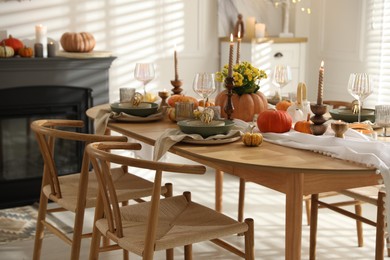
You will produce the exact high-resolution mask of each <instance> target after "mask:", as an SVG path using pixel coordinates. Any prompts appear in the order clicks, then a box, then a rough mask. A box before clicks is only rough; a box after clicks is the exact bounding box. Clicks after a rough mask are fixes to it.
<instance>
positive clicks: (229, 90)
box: [224, 77, 234, 120]
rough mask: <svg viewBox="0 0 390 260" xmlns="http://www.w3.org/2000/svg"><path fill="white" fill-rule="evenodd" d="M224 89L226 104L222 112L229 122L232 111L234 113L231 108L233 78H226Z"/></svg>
mask: <svg viewBox="0 0 390 260" xmlns="http://www.w3.org/2000/svg"><path fill="white" fill-rule="evenodd" d="M225 87H226V89H227V93H226V95H227V102H226V105H225V107H224V111H225V113H226V115H227V119H229V120H232V119H233V118H232V114H233V111H234V106H233V102H232V96H233V87H234V79H233V77H227V78H226V79H225Z"/></svg>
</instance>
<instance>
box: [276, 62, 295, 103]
mask: <svg viewBox="0 0 390 260" xmlns="http://www.w3.org/2000/svg"><path fill="white" fill-rule="evenodd" d="M291 80H292V73H291V68H290V66H288V65H276V66H275V69H274V74H273V81H274V83H275V84H277V86H278V88H277V90H276V94H275V98H276V99H277V100H279V101H280V100H282V88H283V87H285V86H286V85H287V84H288V83H290V82H291Z"/></svg>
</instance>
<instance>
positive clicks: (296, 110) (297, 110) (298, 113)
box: [287, 83, 307, 125]
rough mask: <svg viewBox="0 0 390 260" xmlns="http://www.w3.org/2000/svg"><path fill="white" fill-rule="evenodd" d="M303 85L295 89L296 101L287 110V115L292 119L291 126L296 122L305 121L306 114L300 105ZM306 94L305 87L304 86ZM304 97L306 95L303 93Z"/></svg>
mask: <svg viewBox="0 0 390 260" xmlns="http://www.w3.org/2000/svg"><path fill="white" fill-rule="evenodd" d="M303 85H305V83H299V84H298V87H297V101H296V102H295V103H294V104H292V105H291V106H289V107H288V108H287V113H288V114H289V115H290V116H291V118H292V123H293V125H294V124H295V123H296V122H298V121H303V120H305V119H306V116H307V113H306V109H304V107H303V104H302V94H303V93H302V86H303ZM304 89H305V92H306V85H305V86H304ZM305 96H306V93H305ZM304 110H305V111H304Z"/></svg>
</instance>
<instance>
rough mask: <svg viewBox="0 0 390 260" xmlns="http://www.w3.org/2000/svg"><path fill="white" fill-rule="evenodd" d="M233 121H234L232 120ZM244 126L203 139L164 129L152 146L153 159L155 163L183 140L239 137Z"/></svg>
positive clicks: (199, 136)
mask: <svg viewBox="0 0 390 260" xmlns="http://www.w3.org/2000/svg"><path fill="white" fill-rule="evenodd" d="M234 121H235V120H234ZM246 127H247V126H246V125H244V126H243V127H242V126H240V125H235V126H234V127H233V129H232V130H230V131H229V133H227V134H218V135H213V136H209V137H207V138H203V137H202V136H201V135H198V134H186V133H183V132H182V131H180V130H179V129H166V130H165V131H164V133H163V134H162V135H161V136H160V137H159V138H158V139H157V140H156V143H155V145H154V154H153V159H154V160H155V161H158V160H160V158H161V157H162V156H163V155H164V154H165V153H166V152H167V151H168V150H169V148H171V147H172V146H173V145H175V144H176V143H178V142H180V141H182V140H184V139H190V140H191V139H192V140H218V139H227V138H234V137H238V136H241V135H242V133H243V131H245V129H246Z"/></svg>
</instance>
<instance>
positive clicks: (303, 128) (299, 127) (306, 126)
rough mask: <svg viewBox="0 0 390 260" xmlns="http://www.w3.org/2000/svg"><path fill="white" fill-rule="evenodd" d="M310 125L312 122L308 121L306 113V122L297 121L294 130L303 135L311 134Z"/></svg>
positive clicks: (308, 117) (308, 115)
mask: <svg viewBox="0 0 390 260" xmlns="http://www.w3.org/2000/svg"><path fill="white" fill-rule="evenodd" d="M311 124H312V122H311V121H310V113H308V114H307V119H306V120H302V121H298V122H296V123H295V125H294V130H295V131H298V132H301V133H305V134H313V132H312V131H311V128H310V125H311Z"/></svg>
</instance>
